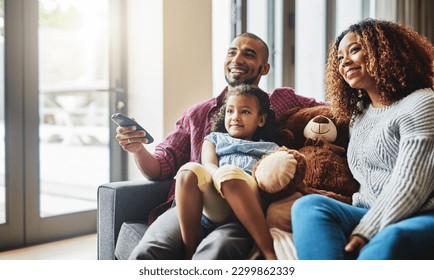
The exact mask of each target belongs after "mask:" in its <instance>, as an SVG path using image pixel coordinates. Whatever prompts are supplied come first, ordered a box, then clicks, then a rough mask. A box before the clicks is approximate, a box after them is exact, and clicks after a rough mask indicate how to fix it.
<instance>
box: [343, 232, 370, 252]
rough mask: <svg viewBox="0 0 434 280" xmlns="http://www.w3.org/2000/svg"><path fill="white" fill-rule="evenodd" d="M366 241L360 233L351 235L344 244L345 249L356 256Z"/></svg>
mask: <svg viewBox="0 0 434 280" xmlns="http://www.w3.org/2000/svg"><path fill="white" fill-rule="evenodd" d="M366 243H368V241H367V240H366V239H365V238H364V237H362V236H360V235H352V236H351V237H350V241H349V242H348V244H347V245H346V246H345V251H346V252H348V253H353V254H355V255H356V256H358V255H359V253H360V251H361V250H362V248H363V247H364V246H365V245H366Z"/></svg>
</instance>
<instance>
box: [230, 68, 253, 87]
mask: <svg viewBox="0 0 434 280" xmlns="http://www.w3.org/2000/svg"><path fill="white" fill-rule="evenodd" d="M261 72H262V65H261V66H259V69H258V73H256V76H254V77H252V78H250V79H247V80H244V81H242V80H233V81H229V79H228V77H227V76H226V75H225V79H226V82H227V83H228V85H229V86H231V87H236V86H239V85H242V84H244V85H252V84H254V83H256V81H257V80H258V77H259V76H260V75H261Z"/></svg>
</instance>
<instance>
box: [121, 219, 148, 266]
mask: <svg viewBox="0 0 434 280" xmlns="http://www.w3.org/2000/svg"><path fill="white" fill-rule="evenodd" d="M148 227H149V226H148V225H147V224H146V223H145V222H125V223H123V224H122V227H121V230H120V231H119V236H118V240H117V242H116V248H115V257H116V259H118V260H127V259H128V257H129V256H130V254H131V252H132V251H133V250H134V248H135V247H136V246H137V245H138V244H139V242H140V240H141V239H142V237H143V235H144V234H145V231H146V230H147V229H148Z"/></svg>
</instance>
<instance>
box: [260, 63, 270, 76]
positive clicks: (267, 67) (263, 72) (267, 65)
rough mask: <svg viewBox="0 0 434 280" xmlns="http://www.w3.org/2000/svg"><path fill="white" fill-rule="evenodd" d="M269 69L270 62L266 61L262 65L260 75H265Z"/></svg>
mask: <svg viewBox="0 0 434 280" xmlns="http://www.w3.org/2000/svg"><path fill="white" fill-rule="evenodd" d="M269 71H270V63H266V64H263V65H262V73H261V75H262V76H265V75H267V74H268V72H269Z"/></svg>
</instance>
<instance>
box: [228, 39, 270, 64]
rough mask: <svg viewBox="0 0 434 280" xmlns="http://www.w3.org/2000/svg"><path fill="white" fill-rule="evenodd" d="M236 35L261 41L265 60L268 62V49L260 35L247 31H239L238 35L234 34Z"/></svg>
mask: <svg viewBox="0 0 434 280" xmlns="http://www.w3.org/2000/svg"><path fill="white" fill-rule="evenodd" d="M238 37H249V38H251V39H253V40H257V41H260V42H261V43H262V46H263V48H264V54H265V62H268V57H269V55H270V51H269V49H268V45H267V43H265V42H264V40H262V39H261V38H260V37H258V36H256V35H255V34H253V33H249V32H244V33H241V34H240V35H238V36H236V37H235V38H238Z"/></svg>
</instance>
